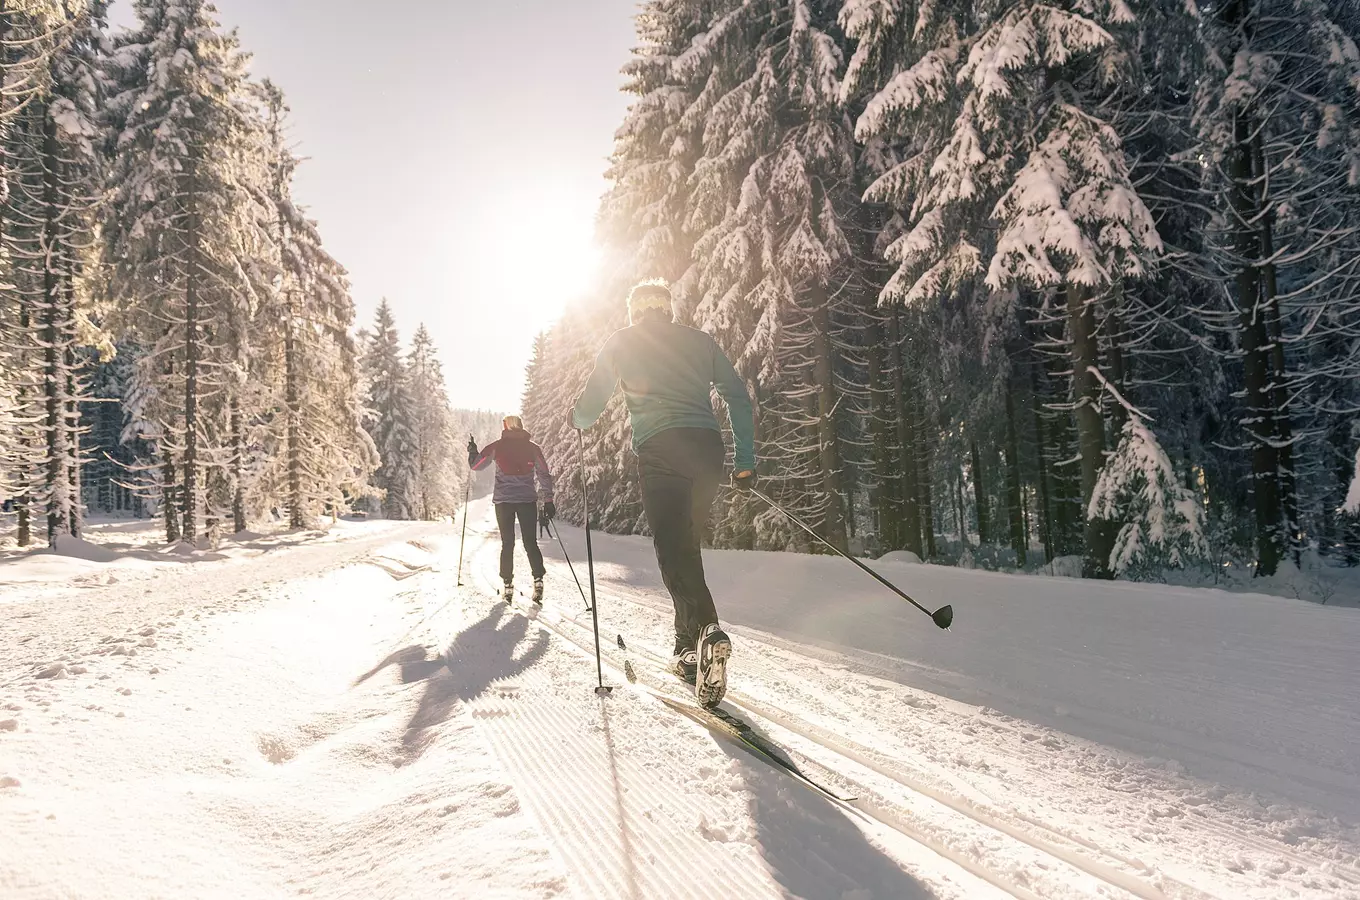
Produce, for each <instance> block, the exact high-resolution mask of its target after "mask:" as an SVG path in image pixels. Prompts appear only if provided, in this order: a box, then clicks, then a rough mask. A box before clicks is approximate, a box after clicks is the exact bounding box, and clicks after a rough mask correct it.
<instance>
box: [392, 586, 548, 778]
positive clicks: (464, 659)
mask: <svg viewBox="0 0 1360 900" xmlns="http://www.w3.org/2000/svg"><path fill="white" fill-rule="evenodd" d="M506 612H507V606H506V604H504V603H497V604H496V605H495V606H493V607H492V608H491V611H490V612H489V613H487V614H486V616H485V617H484V618H483V619H481V621H479V622H476V623H475V624H473V625H471V626H469V627H468V628H465V629H464V630H463V631H462V632H461V633H459V635H458V636H457V637H456V638H454V640H453V643H452V644H450V645H449V647H448V649H447V650H445V651H444V654H443V656H442V658H440V659H425V658H414V657H413V656H412V657H408V658H406V659H404V660H399V661H398V664H399V665H400V666H401V680H402V683H403V684H410V683H412V682H415V681H424V682H425V693H424V694H423V695H422V696H421V698H420V704H419V705H418V706H417V707H416V710H415V712H414V713H412V715H411V720H410V722H408V723H407V725H406V731H405V733H404V734H403V735H402V741H401V743H402V749H403V751H404V752H405V753H406V755H407V756H408V758H412V759H413V758H415V757H418V756H419V755H420V754H421V753H423V752H424V750H425V747H426V746H427V745H428V743H429V741H430V739H431V737H432V735H431V734H430V733H429V732H430V729H431V728H433V727H435V726H436V725H439V724H441V723H443V722H445V721H447V720H448V718H449V716H450V715H452V714H453V711H454V709H455V708H456V707H457V706H458V704H459V703H466V702H468V701H470V700H473V699H475V698H477V697H479V696H481V695H482V694H483V693H485V692H486V691H487V689H489V688H490V687H491V686H492V685H493V684H495V683H496V682H498V681H503V680H505V679H507V678H513V677H515V676H516V675H519V674H520V673H522V672H524V671H525V670H526V669H528V668H530V667H531V666H533V665H534V664H535V663H537V662H538V661H539V660H540V659H542V657H543V655H544V654H545V653H546V652H547V650H548V636H547V635H546V634H544V633H543V632H541V631H540V632H538V633H537V634H536V635H535V636H534V638H533V640H532V641H531V642H530V643H529V645H528V647H527V648H525V649H524V650H523V651H522V652H520V653H519V654H518V655H516V650H517V649H518V648H519V645H520V644H521V643H523V641H524V638H525V635H526V634H527V633H528V629H529V620H528V619H527V618H525V617H524V616H520V615H514V614H511V615H509V616H507V615H506ZM408 649H410V648H408ZM398 652H399V653H400V652H402V651H398Z"/></svg>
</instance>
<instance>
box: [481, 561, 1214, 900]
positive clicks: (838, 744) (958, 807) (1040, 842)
mask: <svg viewBox="0 0 1360 900" xmlns="http://www.w3.org/2000/svg"><path fill="white" fill-rule="evenodd" d="M477 573H478V576H479V580H482V581H483V582H484V583H487V584H489V582H488V581H487V580H486V574H485V570H484V569H482V568H478V570H477ZM599 596H600V599H602V600H609V599H617V600H622V601H624V602H626V603H629V604H631V605H633V606H637V607H640V608H642V609H645V610H647V611H649V612H651V613H660V612H661V611H660V610H659V609H658V608H657V607H656V606H654V605H653V604H650V603H647V602H645V601H643V600H642V599H640V598H635V597H632V596H629V595H628V593H627V592H626V591H624V592H621V591H619V590H618V588H617V587H616V586H614V585H611V586H610V588H609V592H608V594H607V595H606V594H600V595H599ZM544 611H545V612H547V613H549V614H550V615H551V617H552V618H551V619H548V620H545V619H544V618H543V617H542V616H540V618H539V619H538V620H537V621H538V622H539V624H540V625H541V626H542V627H545V628H547V629H548V630H550V631H552V632H553V633H555V634H557V635H558V636H559V637H561V638H563V639H564V640H567V641H569V642H570V643H572V644H574V645H575V646H576V647H577V648H578V649H579V650H581V651H583V652H585V653H587V654H588V655H590V656H592V657H593V655H594V646H593V643H590V645H589V646H587V645H585V644H582V643H581V642H580V641H577V640H576V639H575V638H573V637H571V636H570V635H567V634H566V633H565V632H564V631H563V630H562V629H561V628H560V624H561V623H563V622H565V623H570V624H571V625H573V626H575V627H577V628H579V629H581V630H583V631H588V630H589V629H588V628H587V627H586V626H585V625H584V624H582V623H580V622H578V621H577V620H576V618H575V617H574V616H572V615H566V614H563V613H561V612H560V611H558V610H551V609H548V608H545V610H544ZM553 620H556V623H558V624H557V625H554V624H552V621H553ZM743 638H744V639H745V640H748V641H753V642H755V643H763V642H762V641H760V640H759V639H756V638H751V637H750V636H749V635H743ZM606 645H607V646H606ZM601 647H602V650H603V651H604V652H605V653H606V655H607V656H608V658H609V659H610V663H611V668H614V669H616V670H617V671H618V672H619V673H620V674H621V673H622V665H623V664H622V662H621V661H616V660H615V657H616V656H617V655H618V651H617V650H615V648H614V647H613V645H612V642H607V641H604V639H603V637H602V638H601ZM629 650H630V652H632V653H633V654H634V655H637V656H645V657H646V658H648V660H649V661H650V662H651V663H652V664H653V665H654V666H656V665H659V666H661V668H662V669H664V668H665V666H666V661H665V660H662V659H661V658H660V657H659V656H657V655H656V654H655V653H654V652H652V651H651V649H650V648H648V647H646V646H641V645H636V643H635V641H630V642H629ZM727 702H728V703H729V704H730V705H732V706H733V707H735V708H737V709H739V710H741V711H742V712H743V713H745V714H746V715H747V716H750V717H754V718H757V719H764V720H765V721H766V722H768V723H770V724H772V725H775V726H777V727H779V728H782V729H784V730H785V731H788V732H791V733H793V734H795V735H797V736H798V737H801V738H802V739H804V740H806V741H808V742H810V743H812V744H815V745H817V746H819V747H820V748H822V749H823V750H825V751H827V752H828V753H831V754H833V755H834V756H838V757H841V758H842V759H844V760H846V761H847V762H850V763H855V764H858V765H859V766H861V767H863V768H865V769H868V770H869V771H870V772H873V773H874V774H877V775H879V776H880V777H882V778H885V779H888V780H889V781H891V782H893V783H895V784H896V785H897V786H898V787H899V788H902V789H905V790H906V791H909V792H911V793H912V794H915V795H917V796H919V797H921V798H922V799H925V800H929V801H934V802H935V803H936V804H938V805H940V806H943V807H945V808H946V809H948V810H950V811H952V812H954V813H956V814H958V815H961V816H964V817H966V818H967V819H970V820H972V821H973V822H975V823H977V824H978V825H981V826H983V827H985V828H988V829H990V830H992V831H995V832H998V833H1000V834H1002V835H1005V836H1006V837H1008V838H1011V839H1012V840H1015V841H1019V842H1020V843H1023V844H1025V845H1027V846H1029V847H1030V848H1031V849H1033V850H1035V851H1037V852H1040V853H1042V854H1045V855H1046V856H1049V857H1051V858H1052V859H1054V860H1056V861H1057V862H1059V863H1062V864H1064V865H1066V866H1068V867H1070V868H1072V869H1075V870H1077V871H1079V872H1081V873H1082V874H1084V875H1086V876H1088V877H1090V878H1094V879H1096V880H1097V881H1100V882H1103V883H1105V884H1106V885H1108V886H1109V887H1111V888H1114V889H1116V890H1119V891H1121V892H1123V893H1126V894H1129V895H1132V896H1134V897H1137V898H1139V900H1168V897H1167V895H1166V894H1165V893H1164V892H1163V891H1162V890H1160V889H1159V888H1157V887H1156V886H1155V885H1152V884H1150V883H1148V882H1147V881H1144V880H1143V879H1141V878H1138V877H1137V876H1135V875H1133V874H1131V873H1128V872H1125V871H1122V870H1120V869H1118V868H1116V867H1114V866H1113V865H1108V864H1106V863H1102V862H1100V861H1098V860H1093V859H1090V858H1088V857H1087V856H1085V855H1083V854H1081V853H1079V852H1076V851H1073V850H1071V849H1068V848H1065V847H1062V846H1059V845H1058V844H1056V843H1054V842H1052V841H1050V840H1047V839H1045V838H1044V837H1041V836H1039V835H1036V834H1033V833H1031V832H1028V831H1026V830H1025V829H1023V828H1020V827H1018V826H1016V825H1012V824H1010V823H1007V822H1004V821H1002V820H1001V819H999V818H998V817H996V816H994V815H992V814H990V813H988V812H986V811H984V810H982V809H979V808H978V807H977V806H976V805H975V804H973V803H971V802H970V801H968V800H966V799H964V798H962V797H956V796H953V795H951V794H949V793H948V792H946V791H942V790H940V789H939V788H936V787H933V786H931V785H928V784H925V783H924V782H921V781H918V780H917V779H914V778H911V777H909V776H906V775H903V774H902V773H900V772H897V771H894V770H892V769H889V768H888V767H887V766H884V765H883V764H882V763H880V762H878V761H876V760H875V759H874V758H873V757H874V756H875V755H876V754H875V753H874V751H871V750H868V749H867V748H863V747H858V746H856V745H854V744H853V743H852V742H850V741H846V740H844V739H842V738H839V737H837V736H835V735H832V734H830V733H828V732H826V731H825V730H823V729H821V728H818V727H817V726H815V725H812V724H810V723H807V722H804V721H802V720H800V719H798V718H797V717H796V716H793V715H791V714H789V713H787V712H785V711H783V710H780V709H777V708H775V707H773V706H771V705H770V704H767V703H765V702H763V701H757V700H754V699H752V698H750V697H747V696H745V695H743V694H742V693H741V692H739V691H733V690H730V689H729V691H728V694H727ZM800 755H801V756H803V757H804V758H805V759H807V760H808V761H810V762H811V763H813V764H814V765H816V766H817V767H818V768H821V769H823V770H828V771H832V772H834V773H835V774H838V775H839V776H840V777H841V778H843V779H845V780H848V781H850V783H852V784H854V785H856V786H857V787H859V788H861V789H862V790H861V791H860V793H861V798H860V799H859V800H857V801H855V802H854V803H851V804H848V805H847V804H842V805H843V806H848V807H849V808H851V809H853V810H855V811H858V812H861V813H863V814H865V815H868V816H870V817H871V818H873V819H875V820H877V821H879V822H880V823H881V824H882V825H884V826H886V827H888V828H891V829H892V830H894V831H897V832H899V833H900V834H903V835H905V836H906V837H908V838H910V839H911V840H913V841H916V842H917V843H920V844H922V845H923V846H926V847H928V848H930V849H931V850H933V851H934V852H936V853H938V854H940V855H941V856H943V857H945V858H946V859H949V860H951V861H952V862H955V863H956V864H958V865H960V866H961V867H962V868H964V869H966V870H967V871H969V872H971V873H972V874H974V875H975V876H977V877H979V878H982V879H983V880H985V881H987V882H988V883H990V884H992V885H993V886H995V887H997V888H1000V889H1001V890H1004V891H1005V892H1007V893H1009V894H1011V895H1013V896H1016V897H1024V898H1036V900H1037V897H1036V895H1035V894H1033V893H1032V892H1030V891H1029V890H1028V889H1027V888H1024V887H1021V886H1019V885H1015V884H1013V883H1011V882H1009V881H1008V880H1006V879H1004V877H1003V876H1000V875H998V874H997V873H995V872H993V871H991V870H990V869H988V868H987V867H986V866H984V865H982V864H980V863H978V862H977V861H975V860H972V859H969V858H967V857H964V856H962V855H960V854H958V853H957V852H955V851H952V850H950V849H949V848H948V847H946V846H944V845H943V844H941V843H940V842H938V841H937V840H935V839H934V838H932V837H930V836H929V835H926V834H923V833H921V832H920V831H919V829H917V828H915V827H913V826H912V825H910V824H908V823H907V822H905V821H903V820H902V818H901V817H900V816H898V815H896V814H895V813H893V812H892V811H891V810H889V809H886V808H884V807H883V805H882V804H879V803H875V802H874V801H872V800H870V799H868V798H867V797H866V796H864V795H865V794H867V793H868V792H869V791H870V790H871V788H870V786H869V785H867V784H864V783H863V781H862V780H858V779H853V778H850V777H849V776H847V775H846V774H845V773H844V772H843V771H839V770H837V769H836V768H835V764H834V763H832V764H831V766H828V764H827V763H824V762H822V761H820V760H817V759H815V758H811V757H807V755H806V754H800ZM878 793H881V792H878ZM1032 824H1034V825H1036V826H1038V827H1040V828H1042V829H1043V830H1044V831H1046V832H1048V833H1049V834H1053V835H1054V836H1055V837H1059V838H1061V839H1066V840H1070V841H1071V842H1072V843H1074V844H1078V845H1080V846H1085V847H1087V848H1088V849H1091V850H1092V851H1094V852H1098V853H1100V854H1101V855H1103V856H1105V857H1106V858H1108V859H1110V860H1113V861H1115V862H1118V863H1122V864H1124V865H1133V863H1131V862H1130V861H1128V860H1125V859H1124V858H1123V857H1122V856H1121V855H1120V854H1118V853H1111V852H1109V851H1107V850H1105V849H1104V848H1101V847H1099V846H1098V845H1096V844H1094V842H1091V841H1089V840H1084V839H1083V840H1077V839H1074V838H1072V837H1071V836H1069V835H1066V834H1064V833H1063V832H1062V831H1060V830H1057V829H1054V828H1053V827H1051V826H1048V825H1045V824H1043V823H1040V822H1035V823H1032ZM1158 874H1159V876H1160V877H1161V878H1162V880H1163V881H1165V882H1166V883H1167V884H1170V885H1175V887H1176V888H1177V892H1176V893H1177V896H1182V897H1186V898H1202V900H1216V898H1215V895H1213V894H1210V893H1208V892H1206V891H1204V890H1202V889H1200V888H1197V887H1194V886H1192V885H1189V884H1186V883H1185V882H1182V881H1180V880H1178V879H1175V878H1173V877H1172V876H1170V875H1168V874H1166V873H1165V872H1159V873H1158Z"/></svg>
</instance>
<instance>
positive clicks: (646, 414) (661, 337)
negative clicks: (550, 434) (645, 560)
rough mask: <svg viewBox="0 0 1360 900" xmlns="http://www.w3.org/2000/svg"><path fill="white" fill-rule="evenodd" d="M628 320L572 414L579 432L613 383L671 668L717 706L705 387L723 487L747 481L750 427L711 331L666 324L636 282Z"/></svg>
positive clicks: (655, 299)
mask: <svg viewBox="0 0 1360 900" xmlns="http://www.w3.org/2000/svg"><path fill="white" fill-rule="evenodd" d="M628 311H629V317H630V319H631V321H632V324H631V325H630V326H629V327H628V328H624V329H622V330H621V331H618V332H615V333H614V334H613V335H612V336H611V337H610V338H609V340H608V341H606V342H605V345H604V348H603V349H601V350H600V354H599V357H598V358H597V359H596V361H595V371H594V372H593V373H592V374H591V376H590V380H589V381H588V382H587V383H586V387H585V390H584V391H583V392H582V393H581V396H580V397H579V398H578V399H577V401H576V405H575V407H574V409H573V410H572V424H573V425H575V426H576V427H577V428H589V427H590V426H591V425H592V424H594V422H595V421H596V419H598V418H599V416H600V414H601V413H602V412H604V408H605V405H606V404H607V403H608V402H609V398H610V397H611V396H612V395H613V393H614V390H615V388H616V387H617V386H620V385H621V386H622V387H623V393H624V398H625V400H626V401H627V404H628V412H629V417H630V419H631V421H632V427H633V448H634V450H635V451H636V452H637V456H638V470H639V474H640V475H641V478H642V505H643V508H644V510H645V511H646V513H647V523H648V525H649V526H650V527H651V530H652V536H653V543H654V544H655V546H656V558H657V563H658V565H659V566H660V568H661V577H662V580H664V581H665V583H666V589H667V590H668V591H670V594H671V599H672V601H673V602H674V604H675V655H674V657H673V660H672V662H673V665H674V667H675V670H676V673H677V674H679V675H680V677H681V678H684V679H685V680H686V681H689V682H691V683H693V684H694V685H695V692H696V694H697V696H698V698H699V701H700V702H701V703H703V704H704V705H706V706H712V705H715V704H717V703H718V702H719V701H720V700H721V699H722V697H723V694H724V693H725V692H726V689H727V660H728V658H729V657H730V656H731V653H732V644H731V641H730V640H729V639H728V636H727V635H726V634H725V633H724V632H723V631H722V629H721V628H720V627H719V625H718V614H717V610H716V609H715V608H714V605H713V596H712V594H711V593H710V592H709V590H708V585H707V583H706V582H705V579H704V567H703V559H702V555H701V544H702V540H703V531H704V527H705V525H706V524H707V522H708V514H709V508H710V507H711V506H712V505H713V499H714V498H715V497H716V496H717V493H718V485H719V484H720V483H721V481H722V474H723V460H724V457H725V455H726V451H725V449H724V448H723V442H722V432H721V431H720V426H719V424H718V420H717V417H716V416H715V415H714V414H713V403H712V399H711V392H712V389H713V388H714V387H716V388H717V390H718V393H719V395H720V396H721V397H722V398H723V400H724V401H725V402H726V403H727V409H728V417H729V419H730V422H731V426H732V437H733V443H734V444H735V446H736V452H735V474H734V475H733V477H732V481H733V484H734V485H736V486H737V487H738V488H739V489H743V490H745V489H749V488H750V486H751V485H752V484H753V483H754V481H755V423H754V415H753V411H752V406H751V399H750V395H749V394H748V393H747V391H746V385H745V383H744V382H742V380H741V377H740V376H739V375H737V372H736V370H735V369H734V368H733V366H732V363H731V361H730V360H729V359H728V358H727V356H726V355H725V354H724V353H723V352H722V350H721V348H719V347H718V345H717V342H715V341H714V340H713V338H712V337H710V336H709V335H707V334H705V333H704V332H702V331H699V330H697V329H694V328H687V327H685V326H683V325H677V324H675V322H674V321H673V320H672V301H671V294H670V290H669V289H668V288H667V287H666V286H665V284H664V283H658V282H643V283H642V284H639V285H638V286H637V287H635V288H633V290H632V292H631V293H630V294H629V296H628Z"/></svg>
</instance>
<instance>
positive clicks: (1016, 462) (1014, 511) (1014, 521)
mask: <svg viewBox="0 0 1360 900" xmlns="http://www.w3.org/2000/svg"><path fill="white" fill-rule="evenodd" d="M1021 491H1022V487H1021V484H1020V441H1019V440H1018V438H1017V436H1016V431H1015V386H1014V383H1013V379H1012V378H1011V377H1010V376H1007V378H1006V506H1007V508H1008V510H1009V512H1010V519H1011V522H1010V524H1011V549H1012V550H1013V551H1015V562H1016V565H1017V566H1020V567H1022V568H1023V567H1024V565H1025V564H1026V562H1027V560H1026V558H1025V549H1026V545H1027V544H1028V543H1029V540H1028V537H1027V534H1026V530H1025V511H1024V508H1023V506H1022V505H1021V501H1020V494H1021Z"/></svg>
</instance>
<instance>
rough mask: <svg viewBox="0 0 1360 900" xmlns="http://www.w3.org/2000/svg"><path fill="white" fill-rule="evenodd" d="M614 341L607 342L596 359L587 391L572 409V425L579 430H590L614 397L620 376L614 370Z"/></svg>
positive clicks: (587, 383)
mask: <svg viewBox="0 0 1360 900" xmlns="http://www.w3.org/2000/svg"><path fill="white" fill-rule="evenodd" d="M613 344H614V342H613V340H609V341H606V342H605V345H604V347H603V348H602V349H601V350H600V355H599V356H597V357H596V358H595V371H593V372H591V373H590V378H589V379H588V380H587V381H586V387H585V390H583V391H581V396H579V397H577V398H576V404H575V405H574V406H573V407H572V409H571V424H572V425H574V426H575V427H577V428H589V427H590V426H591V425H594V424H595V420H596V419H598V418H599V417H600V415H601V414H602V413H603V412H604V408H605V406H607V405H608V404H609V398H610V397H612V396H614V389H615V388H616V387H618V384H619V376H618V373H617V372H616V371H615V369H614V347H613Z"/></svg>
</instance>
